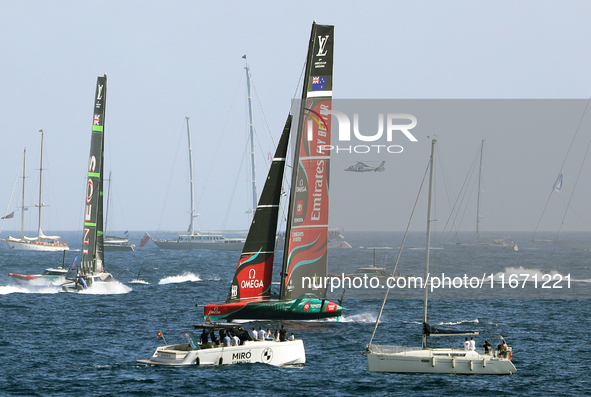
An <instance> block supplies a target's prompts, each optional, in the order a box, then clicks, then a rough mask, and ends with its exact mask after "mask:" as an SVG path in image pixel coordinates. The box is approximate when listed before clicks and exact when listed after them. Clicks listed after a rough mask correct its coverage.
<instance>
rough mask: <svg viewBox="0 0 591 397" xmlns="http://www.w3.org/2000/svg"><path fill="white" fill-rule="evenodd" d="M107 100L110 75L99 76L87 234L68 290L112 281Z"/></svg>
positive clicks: (91, 156) (65, 286) (65, 289)
mask: <svg viewBox="0 0 591 397" xmlns="http://www.w3.org/2000/svg"><path fill="white" fill-rule="evenodd" d="M106 102H107V75H106V74H105V75H104V76H99V77H98V78H97V82H96V93H95V105H94V118H93V124H92V134H91V140H90V156H89V157H90V158H89V161H88V182H87V184H86V194H85V199H84V203H85V209H84V234H83V235H82V260H81V262H80V267H79V268H78V274H77V275H76V277H75V279H74V280H72V281H71V282H69V283H67V284H64V285H62V290H64V291H66V292H76V291H80V290H84V289H86V288H89V287H91V286H92V285H93V284H95V283H102V282H108V281H113V280H114V278H113V276H112V275H111V273H108V272H107V271H105V263H104V236H103V178H104V174H103V171H104V167H103V164H104V153H105V149H104V148H105V135H104V126H105V108H106Z"/></svg>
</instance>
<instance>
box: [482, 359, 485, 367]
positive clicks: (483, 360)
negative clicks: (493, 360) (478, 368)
mask: <svg viewBox="0 0 591 397" xmlns="http://www.w3.org/2000/svg"><path fill="white" fill-rule="evenodd" d="M485 367H486V358H483V359H482V368H485Z"/></svg>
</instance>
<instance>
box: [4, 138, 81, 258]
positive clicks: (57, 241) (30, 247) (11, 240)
mask: <svg viewBox="0 0 591 397" xmlns="http://www.w3.org/2000/svg"><path fill="white" fill-rule="evenodd" d="M39 132H40V133H41V160H40V166H39V204H38V205H37V207H38V208H39V223H38V228H37V236H36V237H27V236H25V230H24V227H25V209H26V208H27V207H25V178H26V176H25V175H26V172H25V171H26V154H27V149H26V148H25V150H24V153H23V188H22V194H23V197H22V208H21V237H20V238H17V237H12V236H8V238H6V239H0V240H2V241H6V244H8V248H10V249H11V250H17V251H68V250H69V249H70V248H69V247H68V243H67V241H61V237H60V236H47V235H45V234H44V233H43V230H42V229H41V209H42V208H43V207H44V206H45V205H44V204H43V201H42V197H43V196H42V191H43V190H42V185H43V183H42V182H43V130H39Z"/></svg>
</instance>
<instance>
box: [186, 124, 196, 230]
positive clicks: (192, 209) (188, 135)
mask: <svg viewBox="0 0 591 397" xmlns="http://www.w3.org/2000/svg"><path fill="white" fill-rule="evenodd" d="M185 119H187V138H188V140H189V184H190V186H191V213H190V216H191V221H190V222H189V235H191V236H192V235H193V234H195V222H194V218H195V216H194V215H195V198H194V195H195V193H194V187H193V149H192V147H191V128H190V125H189V118H188V117H185Z"/></svg>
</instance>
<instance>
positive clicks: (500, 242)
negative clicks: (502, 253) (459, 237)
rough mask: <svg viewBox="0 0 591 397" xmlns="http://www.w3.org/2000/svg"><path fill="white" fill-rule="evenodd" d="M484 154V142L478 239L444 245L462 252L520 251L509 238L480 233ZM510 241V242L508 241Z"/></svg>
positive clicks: (477, 204) (478, 205)
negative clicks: (486, 235) (470, 241)
mask: <svg viewBox="0 0 591 397" xmlns="http://www.w3.org/2000/svg"><path fill="white" fill-rule="evenodd" d="M483 152H484V140H483V141H482V143H481V145H480V167H479V169H478V198H477V202H476V239H475V241H474V242H473V243H462V242H457V243H444V244H443V246H444V248H459V249H462V250H482V249H506V250H513V251H519V247H518V246H517V243H515V242H514V241H512V240H510V239H511V237H509V236H497V237H485V236H482V234H481V233H480V220H481V219H482V218H483V216H482V214H481V213H480V202H481V194H482V158H483ZM507 240H509V241H507Z"/></svg>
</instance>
